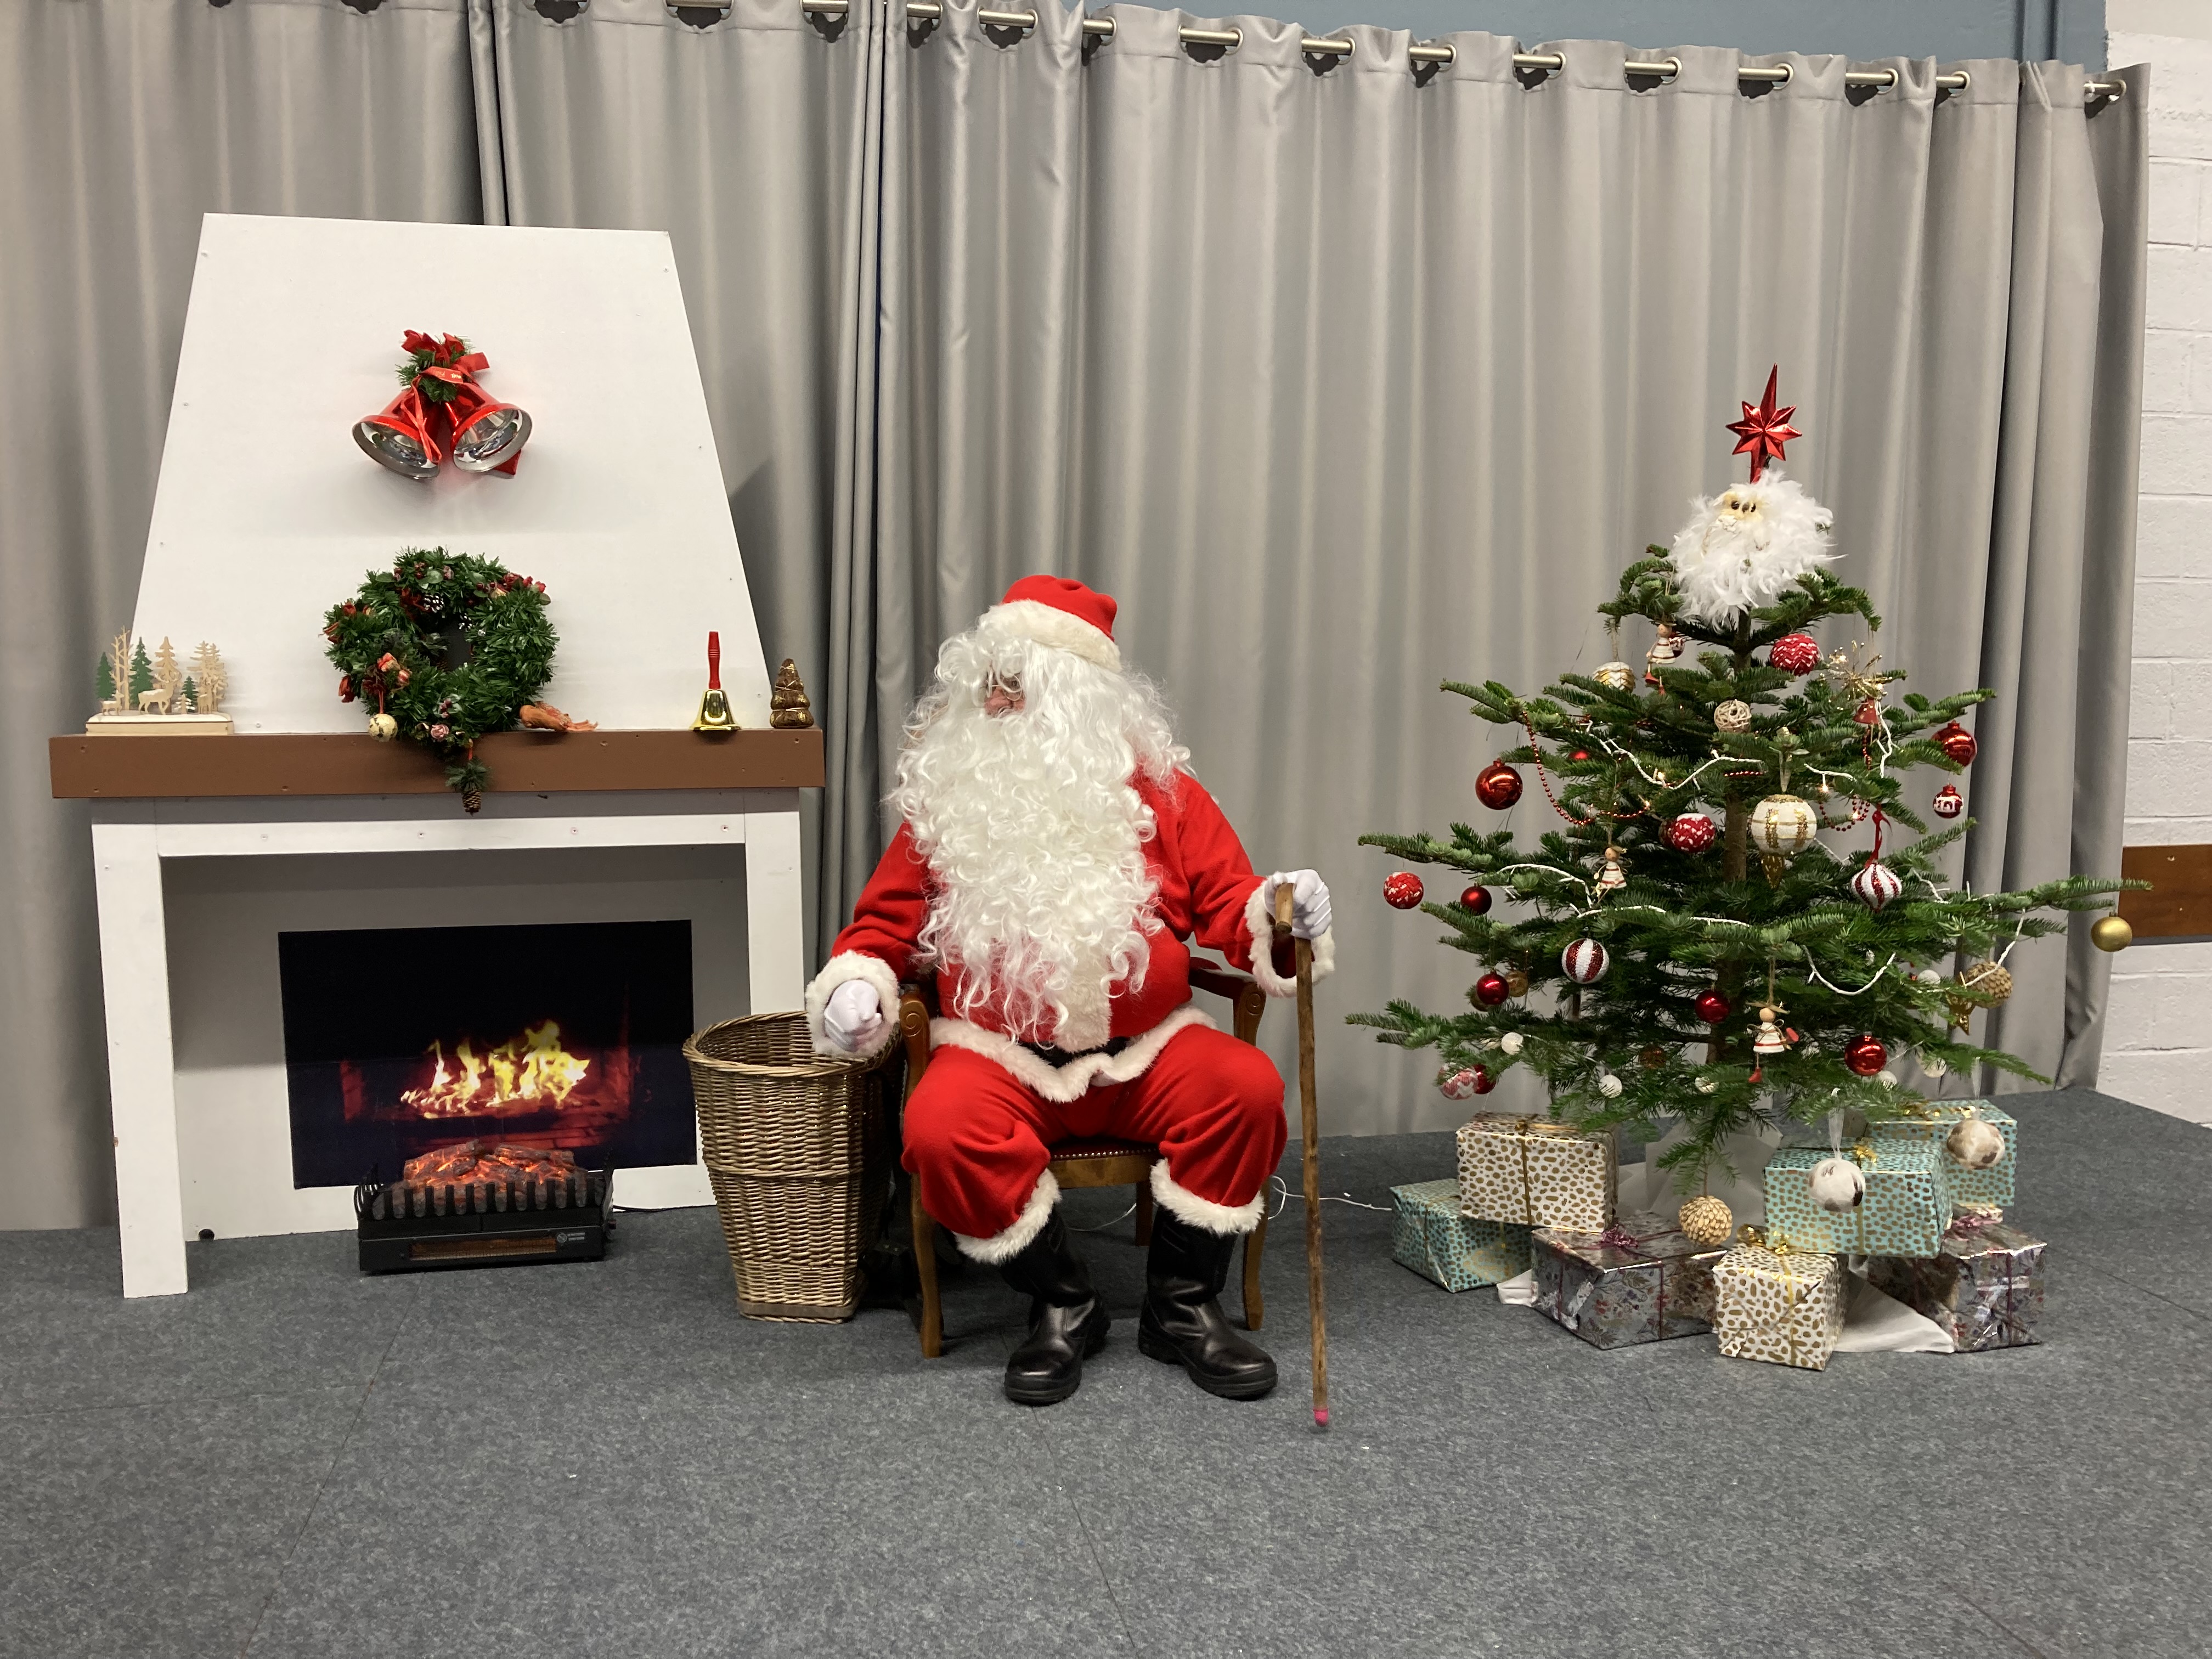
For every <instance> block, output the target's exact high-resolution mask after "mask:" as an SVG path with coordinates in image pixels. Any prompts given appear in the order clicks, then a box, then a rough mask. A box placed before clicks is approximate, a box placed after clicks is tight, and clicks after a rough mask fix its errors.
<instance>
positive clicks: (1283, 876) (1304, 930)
mask: <svg viewBox="0 0 2212 1659" xmlns="http://www.w3.org/2000/svg"><path fill="white" fill-rule="evenodd" d="M1285 882H1288V883H1289V884H1290V888H1291V935H1292V936H1293V937H1294V938H1297V939H1319V938H1320V937H1321V936H1322V934H1323V933H1327V932H1328V883H1327V882H1325V881H1323V880H1322V878H1321V877H1320V875H1319V873H1318V872H1315V871H1312V870H1278V871H1276V872H1275V873H1274V874H1273V875H1272V876H1270V877H1268V878H1267V914H1268V915H1274V914H1275V889H1277V888H1278V887H1279V886H1281V885H1282V884H1284V883H1285Z"/></svg>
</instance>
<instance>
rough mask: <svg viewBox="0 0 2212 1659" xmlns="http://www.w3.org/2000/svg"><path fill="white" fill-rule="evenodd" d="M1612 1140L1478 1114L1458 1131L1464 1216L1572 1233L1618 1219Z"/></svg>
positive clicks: (1541, 1121) (1536, 1121) (1543, 1121)
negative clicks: (1552, 1228) (1615, 1213)
mask: <svg viewBox="0 0 2212 1659" xmlns="http://www.w3.org/2000/svg"><path fill="white" fill-rule="evenodd" d="M1459 1212H1460V1213H1461V1214H1462V1215H1463V1216H1468V1217H1470V1218H1477V1219H1480V1220H1484V1221H1516V1222H1519V1223H1521V1224H1522V1225H1525V1226H1533V1227H1556V1228H1558V1229H1559V1230H1560V1231H1565V1232H1571V1233H1601V1232H1603V1231H1605V1230H1606V1228H1607V1225H1610V1224H1611V1222H1612V1220H1613V1136H1612V1134H1611V1133H1609V1132H1607V1131H1606V1130H1602V1129H1599V1130H1583V1129H1576V1128H1571V1127H1569V1126H1568V1125H1566V1124H1564V1123H1555V1122H1553V1121H1552V1120H1551V1119H1549V1118H1543V1117H1516V1116H1514V1115H1512V1114H1511V1113H1510V1112H1477V1113H1476V1114H1475V1115H1474V1117H1473V1118H1471V1119H1470V1120H1468V1122H1466V1123H1465V1124H1463V1125H1462V1126H1461V1127H1460V1132H1459Z"/></svg>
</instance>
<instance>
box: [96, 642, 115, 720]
mask: <svg viewBox="0 0 2212 1659" xmlns="http://www.w3.org/2000/svg"><path fill="white" fill-rule="evenodd" d="M93 687H94V690H97V691H98V692H99V693H100V706H101V707H102V708H106V706H107V705H109V704H111V703H112V702H114V701H115V670H114V669H113V668H112V666H111V665H109V663H108V660H107V658H106V653H102V654H101V656H100V669H99V671H98V672H97V673H95V674H94V676H93Z"/></svg>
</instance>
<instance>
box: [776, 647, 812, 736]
mask: <svg viewBox="0 0 2212 1659" xmlns="http://www.w3.org/2000/svg"><path fill="white" fill-rule="evenodd" d="M768 711H769V712H768V723H769V725H770V726H775V727H776V728H778V729H779V730H782V731H803V730H805V728H806V727H807V726H811V725H813V724H814V709H813V706H812V705H811V704H810V703H809V702H807V700H806V688H805V686H804V685H802V684H799V665H798V664H797V663H795V662H793V660H792V659H790V658H788V657H786V658H785V659H783V666H782V667H781V668H779V669H777V670H776V671H775V685H774V686H773V687H772V688H771V689H770V690H769V694H768Z"/></svg>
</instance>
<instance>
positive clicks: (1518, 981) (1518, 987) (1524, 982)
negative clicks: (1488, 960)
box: [1503, 968, 1528, 997]
mask: <svg viewBox="0 0 2212 1659" xmlns="http://www.w3.org/2000/svg"><path fill="white" fill-rule="evenodd" d="M1503 971H1504V975H1505V994H1506V995H1507V996H1509V997H1525V996H1527V995H1528V975H1526V974H1524V973H1522V971H1521V969H1518V968H1508V969H1504V970H1503Z"/></svg>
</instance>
